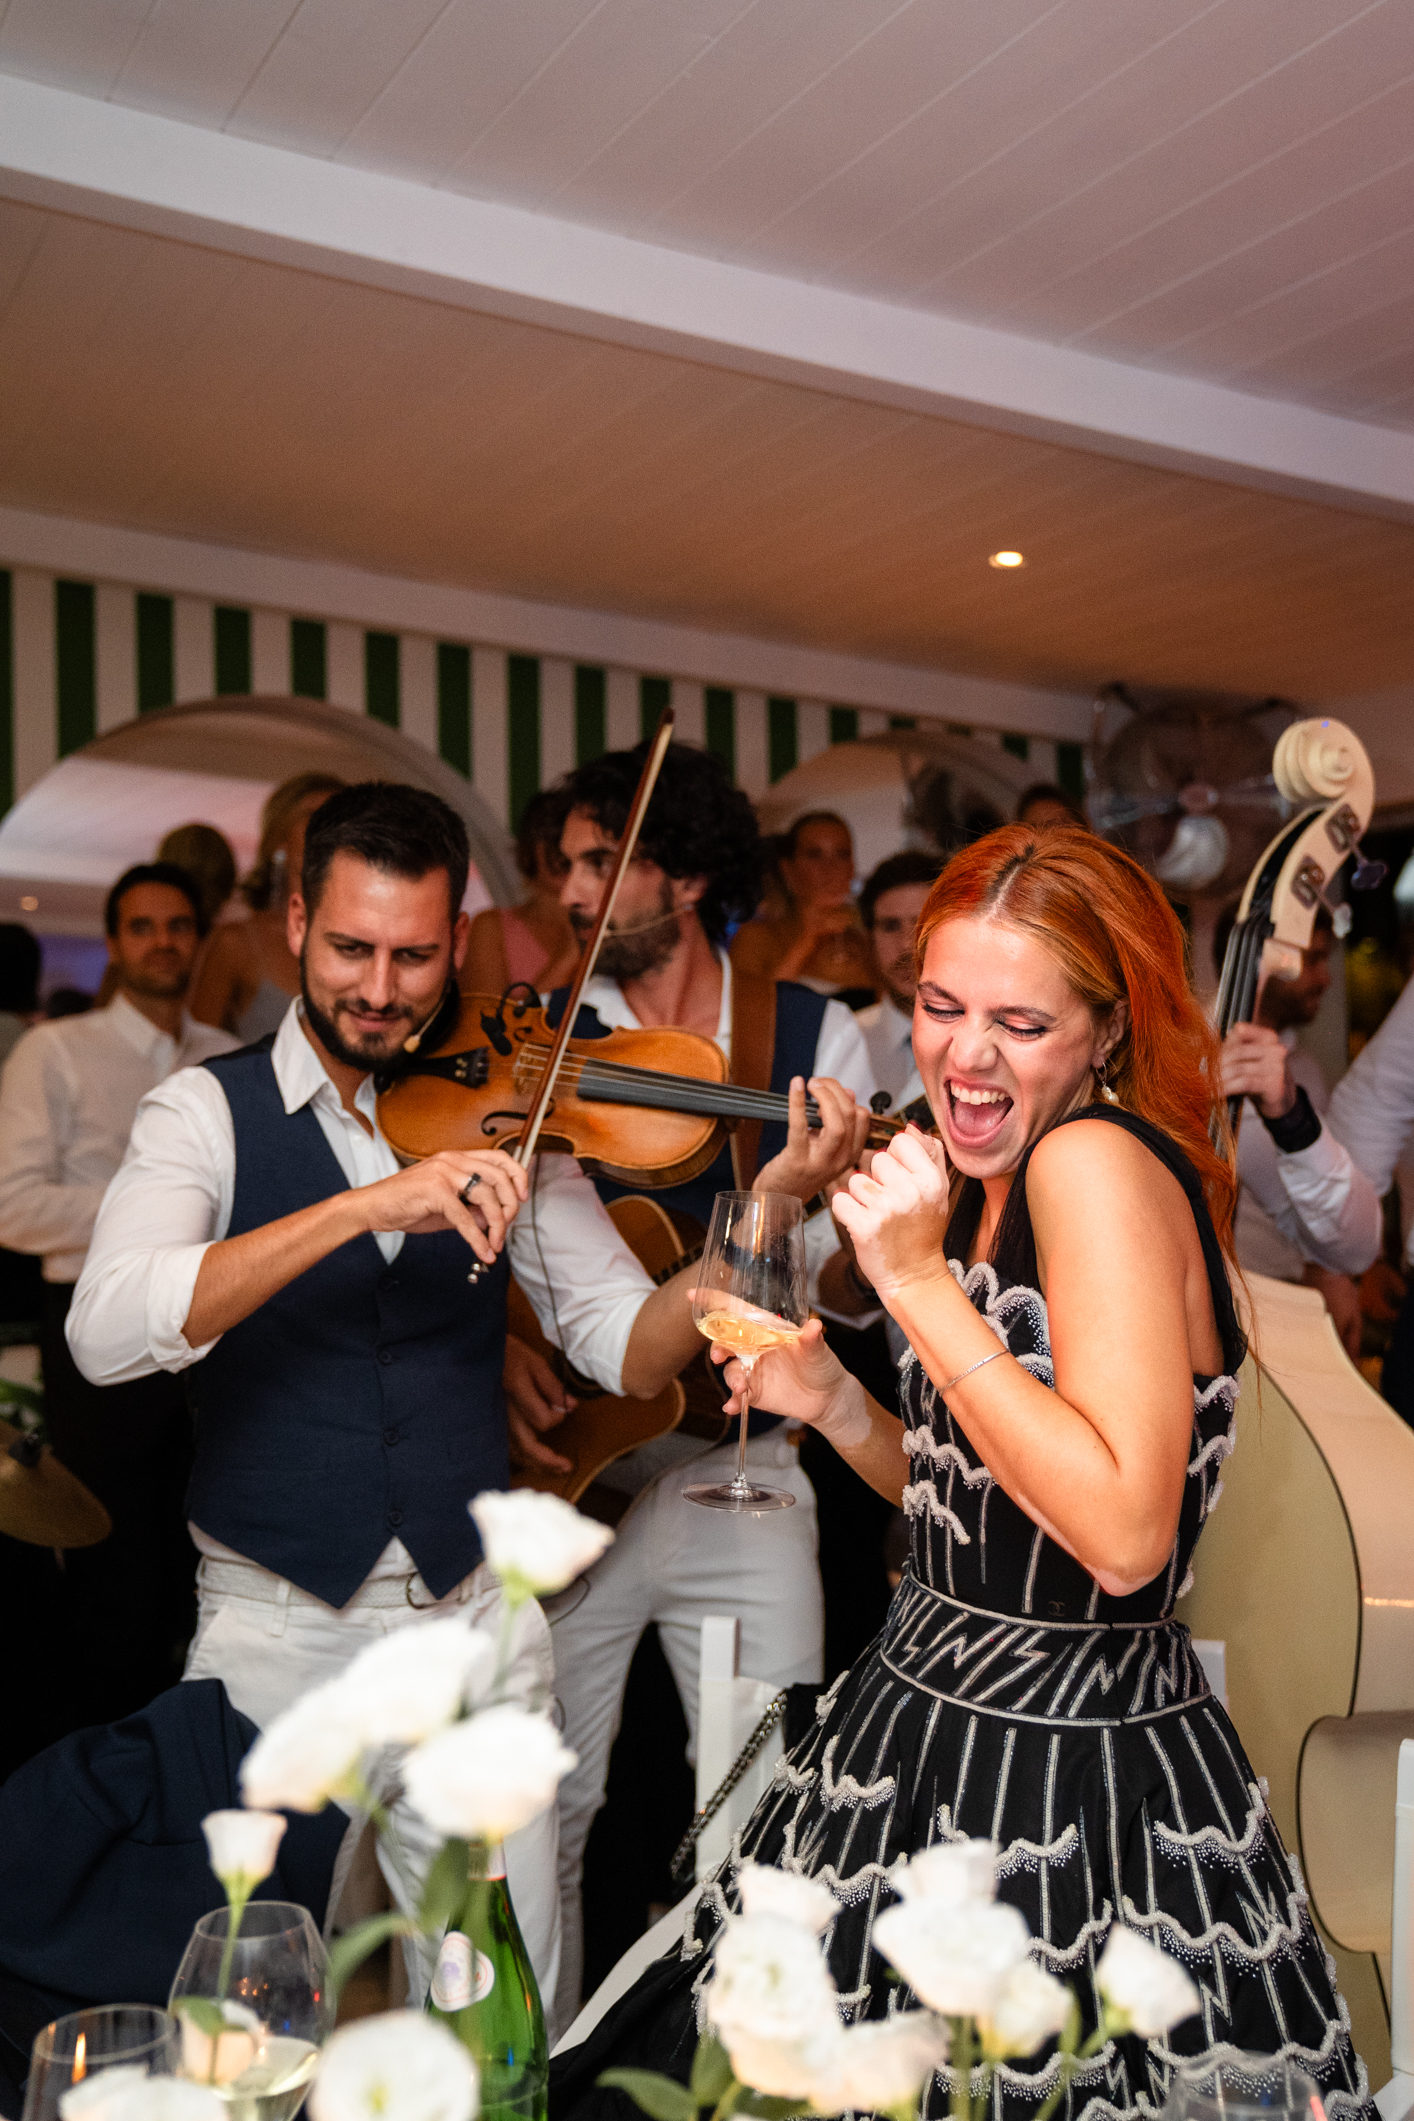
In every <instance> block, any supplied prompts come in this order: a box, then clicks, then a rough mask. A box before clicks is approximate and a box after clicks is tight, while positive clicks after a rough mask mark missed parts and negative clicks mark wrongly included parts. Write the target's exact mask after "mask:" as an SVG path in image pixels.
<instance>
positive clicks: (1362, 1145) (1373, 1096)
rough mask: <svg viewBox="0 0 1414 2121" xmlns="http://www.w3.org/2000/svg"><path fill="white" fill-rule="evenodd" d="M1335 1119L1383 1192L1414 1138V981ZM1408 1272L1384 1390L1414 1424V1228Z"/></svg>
mask: <svg viewBox="0 0 1414 2121" xmlns="http://www.w3.org/2000/svg"><path fill="white" fill-rule="evenodd" d="M1330 1125H1331V1131H1332V1133H1333V1134H1335V1135H1337V1136H1338V1137H1339V1139H1340V1140H1341V1141H1343V1142H1344V1143H1345V1145H1346V1147H1347V1148H1348V1149H1349V1151H1350V1153H1351V1155H1352V1156H1353V1157H1354V1158H1355V1159H1356V1161H1357V1162H1358V1163H1359V1165H1360V1168H1361V1170H1362V1171H1363V1172H1365V1174H1366V1175H1367V1177H1368V1178H1369V1180H1370V1182H1371V1184H1372V1185H1373V1187H1374V1190H1375V1192H1376V1193H1377V1194H1378V1195H1379V1196H1380V1198H1381V1199H1383V1197H1384V1195H1385V1194H1386V1193H1388V1191H1389V1189H1390V1185H1391V1183H1392V1182H1393V1179H1394V1175H1395V1170H1396V1167H1397V1166H1398V1164H1399V1162H1400V1160H1401V1158H1402V1157H1403V1156H1404V1155H1405V1153H1406V1151H1407V1150H1408V1148H1409V1145H1410V1142H1411V1139H1414V980H1411V981H1410V982H1409V984H1408V985H1407V986H1406V987H1405V989H1404V992H1403V993H1402V994H1401V995H1400V997H1399V1000H1398V1001H1397V1002H1396V1003H1395V1005H1394V1007H1393V1008H1392V1009H1391V1010H1390V1012H1389V1015H1388V1016H1387V1017H1386V1018H1385V1020H1384V1022H1383V1023H1382V1024H1381V1025H1380V1028H1379V1030H1378V1031H1377V1032H1376V1033H1375V1035H1374V1037H1373V1038H1372V1039H1371V1040H1370V1042H1369V1044H1368V1045H1366V1046H1363V1047H1362V1048H1361V1050H1360V1052H1359V1053H1358V1054H1357V1055H1356V1056H1355V1059H1354V1060H1353V1061H1352V1062H1351V1064H1350V1066H1349V1068H1348V1069H1347V1070H1346V1072H1345V1074H1344V1075H1343V1076H1342V1077H1341V1079H1340V1081H1339V1082H1338V1083H1337V1084H1336V1086H1335V1094H1334V1096H1333V1097H1332V1098H1331V1102H1330ZM1404 1272H1405V1283H1406V1292H1407V1293H1406V1294H1405V1296H1404V1301H1403V1304H1402V1305H1401V1307H1400V1311H1399V1315H1398V1317H1397V1318H1396V1320H1395V1324H1394V1333H1393V1335H1392V1337H1391V1340H1390V1343H1389V1347H1388V1348H1387V1350H1386V1351H1385V1360H1384V1371H1383V1374H1382V1376H1381V1379H1380V1390H1381V1391H1382V1392H1383V1393H1384V1396H1385V1398H1386V1399H1387V1400H1388V1401H1389V1403H1390V1405H1391V1406H1392V1407H1393V1408H1394V1411H1395V1413H1396V1414H1398V1415H1400V1416H1401V1417H1402V1418H1403V1419H1404V1420H1405V1421H1407V1422H1408V1423H1409V1425H1410V1427H1411V1428H1414V1227H1411V1229H1410V1232H1409V1235H1408V1236H1407V1238H1406V1240H1405V1249H1404ZM1392 1278H1393V1277H1391V1279H1392Z"/></svg>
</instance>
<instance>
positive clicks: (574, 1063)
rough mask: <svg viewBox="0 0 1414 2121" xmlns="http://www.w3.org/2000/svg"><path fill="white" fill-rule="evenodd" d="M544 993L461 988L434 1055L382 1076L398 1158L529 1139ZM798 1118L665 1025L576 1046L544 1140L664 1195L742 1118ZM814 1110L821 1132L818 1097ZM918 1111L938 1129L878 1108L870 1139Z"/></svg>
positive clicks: (545, 1027) (435, 1031) (701, 1041)
mask: <svg viewBox="0 0 1414 2121" xmlns="http://www.w3.org/2000/svg"><path fill="white" fill-rule="evenodd" d="M532 996H533V990H532V989H518V988H511V989H509V990H508V991H507V993H505V994H503V995H500V996H492V995H486V994H462V995H457V996H456V997H455V1004H456V1005H455V1007H454V1008H453V1007H452V1006H450V1004H449V1006H448V1007H447V1008H446V1010H445V1011H444V1012H443V1013H442V1014H441V1015H440V1016H439V1018H438V1019H437V1020H435V1021H434V1023H433V1024H432V1025H431V1026H430V1027H429V1033H428V1036H427V1037H426V1038H424V1039H423V1041H422V1046H423V1047H429V1046H430V1049H431V1050H430V1051H428V1052H426V1053H424V1052H423V1051H422V1050H421V1049H419V1050H418V1051H417V1052H415V1053H413V1054H412V1055H405V1056H404V1057H403V1058H401V1059H400V1061H399V1063H398V1065H397V1068H396V1071H395V1072H394V1073H392V1074H391V1075H390V1076H388V1077H384V1078H380V1080H379V1083H378V1086H377V1087H378V1090H379V1096H378V1124H379V1126H380V1127H381V1128H382V1130H383V1133H384V1135H385V1137H386V1138H387V1140H388V1142H389V1143H390V1144H391V1146H392V1148H393V1149H394V1151H395V1152H396V1154H397V1155H398V1156H400V1157H402V1158H404V1159H405V1160H406V1161H408V1162H416V1161H417V1160H418V1159H419V1158H421V1157H424V1156H433V1155H435V1154H436V1153H437V1151H438V1150H440V1149H462V1150H467V1149H495V1148H504V1147H506V1146H507V1144H508V1143H510V1142H512V1141H519V1140H520V1139H521V1138H522V1136H523V1133H524V1130H525V1125H526V1119H527V1115H528V1114H529V1113H530V1112H531V1110H532V1108H533V1107H534V1105H535V1103H536V1100H537V1098H538V1096H539V1094H540V1092H541V1090H542V1088H543V1085H544V1079H545V1071H546V1069H547V1067H548V1066H549V1063H550V1059H551V1055H552V1051H553V1049H554V1046H555V1043H556V1037H557V1034H556V1032H555V1031H552V1029H551V1027H550V1024H549V1021H548V1019H547V1017H546V1014H545V1011H544V1010H543V1009H542V1008H541V1007H540V1006H539V1003H538V1001H537V1000H535V999H533V998H532ZM561 1028H563V1025H561ZM788 1113H789V1106H788V1103H787V1100H786V1099H785V1098H784V1097H783V1096H781V1095H780V1094H779V1093H777V1092H773V1091H769V1090H751V1089H746V1088H743V1087H742V1086H741V1085H740V1084H736V1083H731V1082H729V1081H728V1080H727V1063H726V1060H725V1057H724V1056H723V1053H722V1049H721V1047H720V1046H718V1045H717V1044H716V1042H715V1040H713V1039H710V1038H705V1037H703V1035H702V1034H701V1033H700V1032H697V1031H681V1030H679V1029H677V1027H676V1026H675V1025H654V1026H650V1027H645V1028H642V1029H639V1030H634V1031H610V1032H608V1033H607V1034H606V1035H605V1036H604V1037H602V1038H571V1039H569V1040H568V1041H567V1042H566V1044H565V1047H564V1053H563V1058H562V1059H561V1061H560V1065H559V1071H558V1074H557V1077H556V1080H555V1084H554V1091H553V1095H552V1097H551V1099H550V1101H549V1103H548V1105H547V1106H546V1108H545V1113H544V1117H543V1119H542V1121H541V1126H540V1135H539V1142H538V1146H539V1148H540V1149H541V1150H545V1151H550V1152H559V1153H561V1154H564V1155H569V1156H577V1157H578V1158H579V1161H580V1163H581V1164H582V1165H583V1167H584V1169H585V1170H586V1171H588V1172H591V1173H594V1174H598V1175H601V1176H603V1177H604V1178H610V1179H614V1180H615V1181H616V1182H617V1183H618V1184H620V1185H625V1186H634V1187H638V1186H645V1187H647V1188H649V1189H650V1190H651V1189H653V1188H656V1187H660V1186H675V1185H680V1184H682V1183H683V1182H684V1181H685V1180H687V1179H690V1178H696V1176H697V1175H698V1173H699V1172H701V1171H705V1170H706V1168H707V1166H708V1165H709V1164H710V1163H711V1162H712V1161H713V1159H714V1157H716V1156H717V1155H718V1153H719V1152H720V1150H721V1146H722V1143H723V1140H724V1139H725V1137H726V1135H727V1133H728V1131H729V1130H730V1129H732V1128H734V1127H735V1126H736V1125H737V1124H738V1123H739V1122H741V1121H744V1120H778V1121H780V1122H781V1123H782V1124H784V1122H785V1120H786V1118H787V1117H788ZM805 1115H806V1120H807V1122H808V1123H809V1124H810V1125H811V1126H816V1127H818V1126H819V1124H820V1110H819V1107H818V1105H817V1104H816V1103H815V1100H814V1098H812V1097H807V1098H806V1101H805ZM910 1119H911V1120H913V1121H914V1123H915V1124H918V1125H922V1126H925V1127H930V1126H931V1125H932V1115H931V1114H930V1113H929V1112H928V1111H927V1109H926V1106H925V1108H924V1109H923V1111H921V1112H920V1111H918V1110H917V1109H916V1108H910V1110H909V1111H908V1112H907V1113H900V1114H894V1115H891V1116H889V1117H887V1118H885V1117H883V1116H882V1115H880V1114H877V1113H876V1114H875V1115H874V1117H873V1119H872V1120H871V1123H870V1128H869V1146H870V1147H871V1148H876V1149H881V1148H883V1147H884V1146H885V1145H886V1144H887V1143H888V1142H889V1141H891V1140H892V1139H893V1137H894V1135H895V1134H898V1133H900V1132H901V1131H902V1129H903V1128H904V1127H905V1126H907V1125H908V1123H909V1121H910Z"/></svg>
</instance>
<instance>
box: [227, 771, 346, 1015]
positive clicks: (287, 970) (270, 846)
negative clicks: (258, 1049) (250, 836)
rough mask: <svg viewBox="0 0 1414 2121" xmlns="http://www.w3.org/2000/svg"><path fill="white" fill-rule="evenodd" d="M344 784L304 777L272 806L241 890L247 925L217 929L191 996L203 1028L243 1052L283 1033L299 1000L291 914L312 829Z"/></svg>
mask: <svg viewBox="0 0 1414 2121" xmlns="http://www.w3.org/2000/svg"><path fill="white" fill-rule="evenodd" d="M343 785H344V783H343V782H342V781H341V780H340V779H339V778H338V777H337V775H335V774H332V773H297V774H295V776H294V778H293V779H292V780H288V781H282V782H281V784H280V786H279V787H278V788H276V789H275V790H274V791H273V793H272V794H270V795H269V796H267V797H266V799H265V808H264V809H263V810H262V811H261V813H260V846H259V849H258V851H257V853H256V857H255V867H254V868H253V869H252V870H251V872H250V875H249V876H248V877H247V878H246V880H245V882H244V883H243V884H242V885H241V895H242V897H243V898H244V899H245V902H246V904H247V905H248V906H249V907H250V909H251V917H250V919H249V920H248V921H232V922H230V923H229V925H227V926H223V927H221V928H218V929H217V931H216V933H215V934H214V935H213V937H212V938H211V947H210V949H209V950H208V951H207V952H206V955H205V957H204V958H203V960H202V964H201V970H200V973H199V975H198V977H197V979H196V983H195V986H194V987H193V990H192V1003H191V1013H192V1015H193V1016H194V1017H195V1018H196V1020H197V1022H198V1023H202V1024H214V1025H215V1026H217V1028H218V1029H220V1030H222V1031H229V1032H232V1033H233V1034H234V1036H235V1038H236V1040H237V1042H238V1043H239V1044H241V1045H251V1044H253V1043H254V1041H255V1040H256V1039H258V1038H264V1037H266V1036H267V1034H269V1033H273V1032H275V1031H278V1030H279V1028H280V1025H281V1022H282V1021H283V1019H284V1015H285V1011H286V1010H287V1009H288V1008H289V1006H290V1003H291V1001H292V1000H293V998H294V996H295V995H297V994H298V993H299V964H298V961H297V960H296V958H295V957H294V956H293V955H292V954H291V951H290V946H289V943H288V942H287V941H286V939H285V907H286V902H287V900H288V898H289V893H290V886H291V883H292V882H294V883H295V884H296V885H297V884H298V880H299V873H300V865H301V863H302V862H303V860H304V835H305V829H306V827H307V826H308V824H309V821H310V819H311V818H312V817H313V815H314V813H315V811H316V810H317V809H318V808H319V806H320V804H321V803H322V802H324V801H325V799H326V798H327V797H328V796H331V795H332V794H333V793H334V791H335V789H336V788H342V787H343Z"/></svg>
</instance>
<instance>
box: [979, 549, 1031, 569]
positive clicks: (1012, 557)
mask: <svg viewBox="0 0 1414 2121" xmlns="http://www.w3.org/2000/svg"><path fill="white" fill-rule="evenodd" d="M987 565H988V566H989V567H1024V566H1025V565H1026V555H1025V553H1023V552H993V553H989V554H988V555H987Z"/></svg>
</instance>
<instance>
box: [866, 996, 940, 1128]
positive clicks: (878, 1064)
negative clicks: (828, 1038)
mask: <svg viewBox="0 0 1414 2121" xmlns="http://www.w3.org/2000/svg"><path fill="white" fill-rule="evenodd" d="M854 1021H855V1022H856V1023H857V1024H858V1026H859V1028H860V1030H861V1031H862V1032H863V1033H864V1043H865V1045H866V1046H867V1047H868V1049H869V1065H870V1067H871V1068H872V1069H873V1070H874V1081H875V1082H876V1083H877V1084H878V1086H879V1088H880V1089H881V1090H887V1091H888V1093H889V1096H890V1098H891V1100H892V1106H891V1109H892V1110H893V1111H895V1112H899V1111H901V1110H902V1109H903V1107H904V1106H905V1105H911V1104H912V1103H913V1101H914V1099H915V1098H918V1097H921V1096H922V1095H923V1081H922V1078H921V1076H920V1075H919V1073H918V1067H917V1063H916V1062H915V1060H914V1058H913V1011H912V1010H911V1009H909V1010H907V1011H905V1010H903V1009H900V1007H899V1005H898V1003H897V1002H896V1001H895V1000H894V998H893V996H892V995H891V994H886V995H885V996H884V998H883V1000H882V1001H881V1002H875V1003H874V1004H873V1005H872V1006H871V1007H870V1008H868V1009H859V1010H857V1011H856V1012H855V1018H854Z"/></svg>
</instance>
